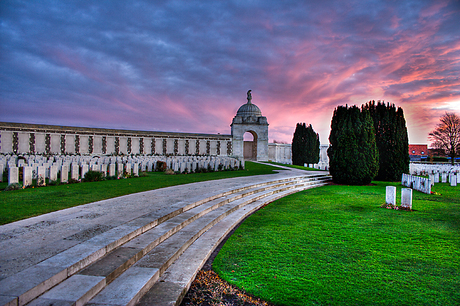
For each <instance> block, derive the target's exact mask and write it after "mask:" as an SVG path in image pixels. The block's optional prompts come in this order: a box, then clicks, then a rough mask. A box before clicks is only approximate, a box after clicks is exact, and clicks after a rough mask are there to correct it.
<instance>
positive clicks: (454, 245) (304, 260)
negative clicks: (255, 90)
mask: <svg viewBox="0 0 460 306" xmlns="http://www.w3.org/2000/svg"><path fill="white" fill-rule="evenodd" d="M386 185H388V184H387V183H383V182H376V185H375V186H361V187H359V186H338V185H329V186H325V187H321V188H316V189H311V190H307V191H304V192H300V193H297V194H294V195H291V196H288V197H285V198H283V199H280V200H278V201H276V202H274V203H272V204H270V205H268V206H266V207H265V208H263V209H261V210H260V211H258V212H257V213H255V214H253V215H252V216H250V217H249V218H248V219H246V221H245V222H243V224H242V225H241V226H240V227H239V228H238V229H237V230H236V231H235V233H234V234H233V235H232V236H231V237H230V239H229V240H228V241H227V242H226V244H225V245H224V246H223V248H222V249H221V251H220V252H219V254H218V256H217V258H216V259H215V261H214V264H213V269H215V271H216V272H217V273H218V274H219V275H220V276H221V277H222V278H223V279H225V280H226V281H228V282H230V283H231V284H234V285H236V286H238V287H239V288H243V289H244V290H246V291H247V292H249V293H250V294H253V295H255V296H257V297H260V298H262V299H264V300H266V301H268V302H271V303H274V304H276V305H460V291H459V290H458V288H460V187H450V186H448V185H447V184H436V185H435V186H434V188H433V190H434V191H436V192H438V193H440V195H425V194H422V193H420V192H416V191H414V194H413V195H414V198H413V209H415V211H412V212H407V211H397V210H390V209H384V208H380V205H381V204H383V203H384V201H385V186H386ZM393 185H395V186H398V189H399V190H398V197H399V199H398V203H399V202H400V185H399V184H393Z"/></svg>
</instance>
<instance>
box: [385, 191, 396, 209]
mask: <svg viewBox="0 0 460 306" xmlns="http://www.w3.org/2000/svg"><path fill="white" fill-rule="evenodd" d="M385 199H386V203H387V204H391V205H394V206H396V187H395V186H387V188H386V198H385Z"/></svg>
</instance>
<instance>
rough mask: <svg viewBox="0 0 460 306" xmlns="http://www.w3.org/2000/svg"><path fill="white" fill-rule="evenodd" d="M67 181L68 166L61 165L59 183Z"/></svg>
mask: <svg viewBox="0 0 460 306" xmlns="http://www.w3.org/2000/svg"><path fill="white" fill-rule="evenodd" d="M68 181H69V166H67V165H62V167H61V183H67V182H68Z"/></svg>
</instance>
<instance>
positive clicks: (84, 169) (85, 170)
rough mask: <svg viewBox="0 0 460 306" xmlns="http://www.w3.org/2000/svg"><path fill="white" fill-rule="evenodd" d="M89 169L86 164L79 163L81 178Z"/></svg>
mask: <svg viewBox="0 0 460 306" xmlns="http://www.w3.org/2000/svg"><path fill="white" fill-rule="evenodd" d="M88 171H89V165H88V164H83V165H81V178H82V179H84V178H85V175H86V173H87V172H88Z"/></svg>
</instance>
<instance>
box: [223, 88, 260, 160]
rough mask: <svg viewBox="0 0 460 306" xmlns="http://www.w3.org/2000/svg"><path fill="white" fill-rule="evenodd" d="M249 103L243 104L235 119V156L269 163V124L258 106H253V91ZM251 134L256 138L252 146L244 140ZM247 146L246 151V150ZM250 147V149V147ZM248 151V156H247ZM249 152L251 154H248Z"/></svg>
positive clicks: (233, 128)
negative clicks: (244, 137)
mask: <svg viewBox="0 0 460 306" xmlns="http://www.w3.org/2000/svg"><path fill="white" fill-rule="evenodd" d="M247 99H248V102H247V103H246V104H243V105H242V106H241V107H240V108H239V109H238V112H237V113H236V116H235V117H234V118H233V121H232V124H231V125H230V126H231V127H232V138H233V155H235V156H236V157H238V158H240V159H244V158H245V155H246V159H253V160H260V161H267V160H268V122H267V118H266V117H264V116H262V112H261V111H260V109H259V108H258V107H257V105H255V104H252V95H251V90H249V91H248V97H247ZM246 132H249V133H251V134H252V136H253V137H254V141H253V142H252V144H250V143H246V144H245V142H244V140H243V135H244V133H246ZM245 146H246V150H245ZM249 146H250V147H249ZM245 151H246V154H245ZM248 151H249V153H248Z"/></svg>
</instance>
